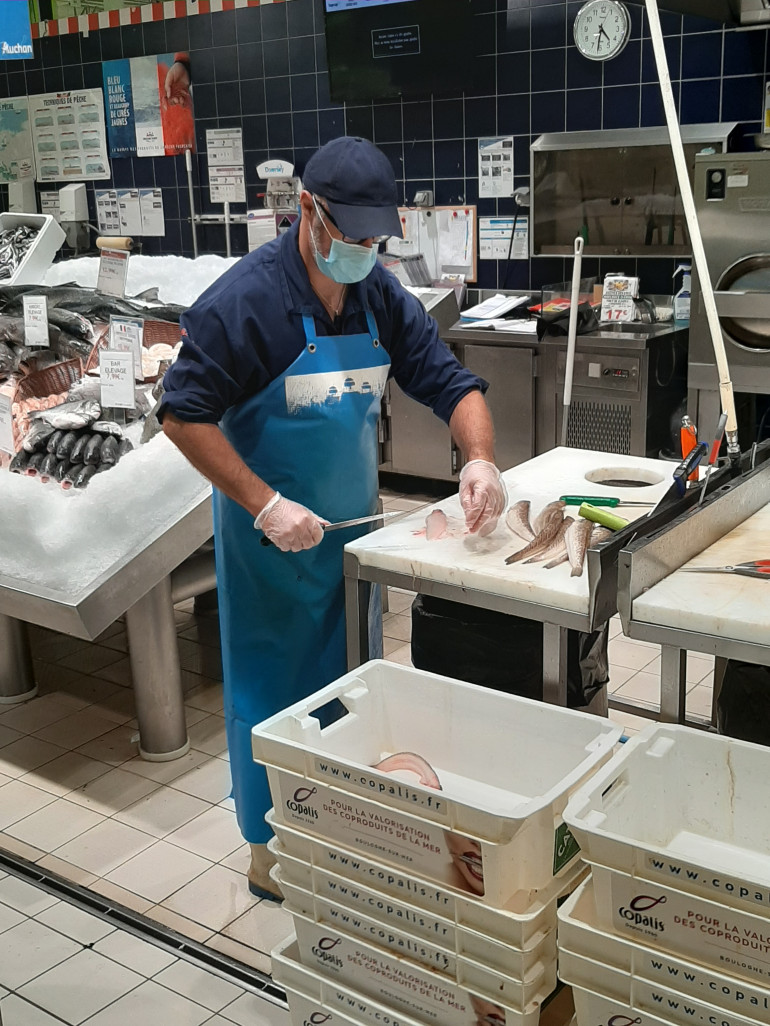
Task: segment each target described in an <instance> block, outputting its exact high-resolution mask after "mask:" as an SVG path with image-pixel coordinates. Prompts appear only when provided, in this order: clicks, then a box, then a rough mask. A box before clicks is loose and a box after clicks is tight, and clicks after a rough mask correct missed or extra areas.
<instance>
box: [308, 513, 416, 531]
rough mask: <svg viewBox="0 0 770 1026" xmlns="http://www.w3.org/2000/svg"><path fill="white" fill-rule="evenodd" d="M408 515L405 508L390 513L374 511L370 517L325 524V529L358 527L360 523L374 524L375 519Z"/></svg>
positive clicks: (334, 529) (336, 529)
mask: <svg viewBox="0 0 770 1026" xmlns="http://www.w3.org/2000/svg"><path fill="white" fill-rule="evenodd" d="M403 516H406V512H405V511H404V510H400V509H397V510H392V511H391V512H390V513H373V514H372V515H371V516H368V517H355V518H354V519H353V520H339V521H338V522H337V523H336V524H324V525H323V529H324V531H339V530H340V528H342V527H357V526H358V524H373V523H374V521H375V520H389V519H390V518H391V517H403Z"/></svg>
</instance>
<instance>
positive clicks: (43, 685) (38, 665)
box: [32, 658, 82, 695]
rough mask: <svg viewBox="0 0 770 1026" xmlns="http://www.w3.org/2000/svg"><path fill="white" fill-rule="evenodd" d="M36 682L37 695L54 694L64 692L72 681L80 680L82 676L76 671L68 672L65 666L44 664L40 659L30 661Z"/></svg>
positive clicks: (54, 663)
mask: <svg viewBox="0 0 770 1026" xmlns="http://www.w3.org/2000/svg"><path fill="white" fill-rule="evenodd" d="M32 665H33V668H34V671H35V680H36V681H37V688H38V691H37V693H38V695H49V694H55V693H56V692H61V691H64V690H65V689H66V688H67V685H69V684H71V683H72V682H73V681H76V680H80V678H81V677H82V674H80V673H78V671H77V670H70V669H68V668H67V667H66V666H59V664H58V663H56V662H46V661H45V660H42V659H35V658H33V660H32Z"/></svg>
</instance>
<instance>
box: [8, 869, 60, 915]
mask: <svg viewBox="0 0 770 1026" xmlns="http://www.w3.org/2000/svg"><path fill="white" fill-rule="evenodd" d="M58 900H59V899H58V898H54V897H53V895H52V894H48V892H47V891H44V890H41V889H40V888H39V887H34V886H33V885H32V884H31V883H27V881H26V880H20V879H19V878H18V877H16V876H6V877H4V878H3V879H2V880H0V901H1V902H2V903H3V904H4V905H8V906H10V908H13V909H16V911H17V912H21V913H23V914H24V915H25V916H36V915H37V914H38V913H39V912H42V911H43V910H44V909H46V908H50V907H51V905H54V904H55V903H56V902H57V901H58Z"/></svg>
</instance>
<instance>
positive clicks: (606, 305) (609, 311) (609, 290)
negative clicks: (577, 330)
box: [601, 274, 639, 321]
mask: <svg viewBox="0 0 770 1026" xmlns="http://www.w3.org/2000/svg"><path fill="white" fill-rule="evenodd" d="M638 295H639V279H638V278H631V277H625V276H624V275H619V274H614V275H610V274H608V275H607V276H606V278H605V279H604V289H603V291H602V314H601V320H603V321H633V320H634V318H635V316H636V304H635V303H634V298H635V297H636V296H638Z"/></svg>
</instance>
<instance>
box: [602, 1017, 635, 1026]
mask: <svg viewBox="0 0 770 1026" xmlns="http://www.w3.org/2000/svg"><path fill="white" fill-rule="evenodd" d="M641 1021H642V1020H641V1018H637V1019H631V1018H629V1017H628V1016H627V1015H612V1016H610V1018H609V1019H608V1020H607V1026H639V1023H640V1022H641Z"/></svg>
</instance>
